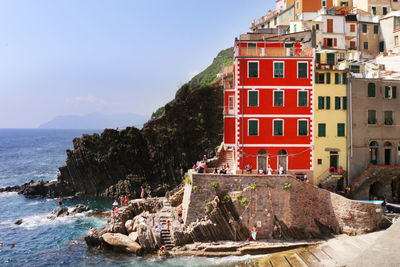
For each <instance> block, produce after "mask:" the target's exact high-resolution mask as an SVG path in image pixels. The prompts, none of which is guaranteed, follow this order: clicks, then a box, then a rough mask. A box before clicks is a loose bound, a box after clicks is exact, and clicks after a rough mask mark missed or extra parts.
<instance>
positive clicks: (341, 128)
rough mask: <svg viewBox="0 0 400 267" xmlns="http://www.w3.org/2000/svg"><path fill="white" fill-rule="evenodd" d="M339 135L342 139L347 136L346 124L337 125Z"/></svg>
mask: <svg viewBox="0 0 400 267" xmlns="http://www.w3.org/2000/svg"><path fill="white" fill-rule="evenodd" d="M337 135H338V136H340V137H342V136H345V134H344V123H338V124H337Z"/></svg>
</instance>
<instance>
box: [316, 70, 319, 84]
mask: <svg viewBox="0 0 400 267" xmlns="http://www.w3.org/2000/svg"><path fill="white" fill-rule="evenodd" d="M318 76H319V73H318V72H316V73H315V83H319V80H318Z"/></svg>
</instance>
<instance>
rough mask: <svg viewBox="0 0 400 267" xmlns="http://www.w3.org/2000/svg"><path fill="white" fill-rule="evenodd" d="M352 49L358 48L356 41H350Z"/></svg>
mask: <svg viewBox="0 0 400 267" xmlns="http://www.w3.org/2000/svg"><path fill="white" fill-rule="evenodd" d="M350 49H356V42H354V41H350Z"/></svg>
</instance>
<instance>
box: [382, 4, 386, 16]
mask: <svg viewBox="0 0 400 267" xmlns="http://www.w3.org/2000/svg"><path fill="white" fill-rule="evenodd" d="M382 14H383V15H386V14H387V7H385V6H384V7H382Z"/></svg>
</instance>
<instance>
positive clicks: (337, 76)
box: [335, 73, 340, 84]
mask: <svg viewBox="0 0 400 267" xmlns="http://www.w3.org/2000/svg"><path fill="white" fill-rule="evenodd" d="M335 84H340V76H339V73H335Z"/></svg>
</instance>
